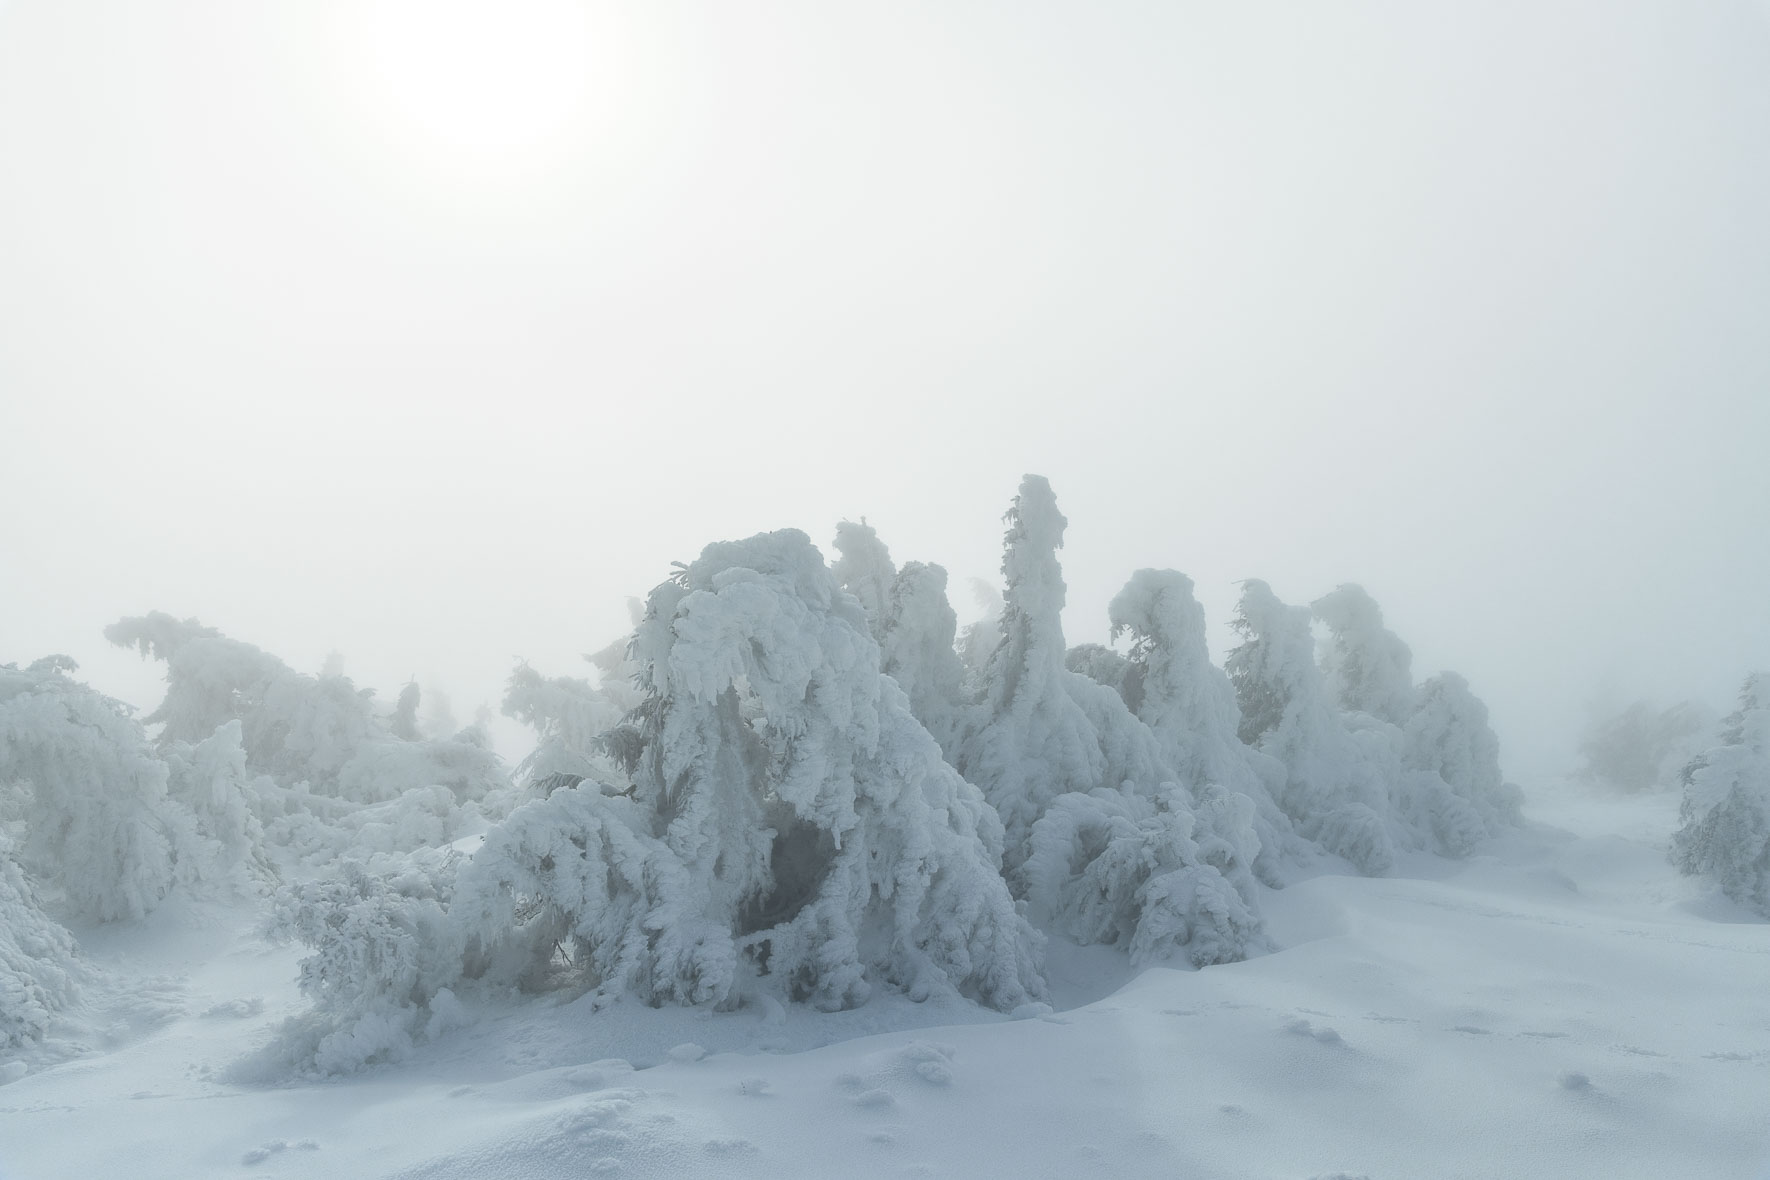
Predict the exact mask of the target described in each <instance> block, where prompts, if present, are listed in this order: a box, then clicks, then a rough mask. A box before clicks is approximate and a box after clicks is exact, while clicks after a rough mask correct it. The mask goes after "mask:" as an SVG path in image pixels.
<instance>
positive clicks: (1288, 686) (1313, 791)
mask: <svg viewBox="0 0 1770 1180" xmlns="http://www.w3.org/2000/svg"><path fill="white" fill-rule="evenodd" d="M1309 619H1310V612H1309V608H1308V607H1300V606H1288V605H1286V604H1285V603H1283V602H1281V601H1279V599H1278V597H1277V595H1275V594H1273V593H1272V589H1271V587H1269V586H1268V585H1267V584H1266V583H1265V582H1262V581H1259V580H1258V579H1250V580H1248V581H1247V582H1244V583H1243V584H1242V596H1241V601H1240V604H1239V606H1238V607H1237V612H1236V616H1235V620H1234V626H1235V629H1236V631H1237V632H1238V633H1239V634H1240V635H1241V637H1242V642H1241V644H1240V646H1238V647H1237V648H1236V649H1235V650H1234V651H1232V652H1230V654H1229V659H1228V666H1227V671H1228V673H1229V679H1230V683H1231V684H1232V685H1233V686H1234V688H1235V696H1236V701H1237V703H1238V704H1239V705H1240V707H1241V725H1240V728H1239V730H1238V731H1237V732H1238V736H1239V737H1240V738H1241V740H1242V741H1243V742H1245V743H1246V744H1248V745H1250V746H1252V747H1254V748H1255V749H1256V750H1259V751H1260V752H1261V753H1263V754H1267V755H1270V756H1271V757H1273V758H1276V759H1277V760H1278V761H1279V762H1280V763H1281V764H1283V766H1284V768H1285V777H1284V782H1283V783H1282V784H1281V785H1280V787H1279V789H1278V790H1277V791H1276V792H1275V797H1276V800H1277V802H1278V805H1279V806H1280V807H1281V808H1282V809H1283V810H1284V812H1285V814H1287V815H1289V816H1290V817H1291V820H1292V822H1293V823H1295V825H1296V827H1297V829H1298V831H1299V832H1301V833H1302V835H1304V836H1305V837H1307V838H1309V839H1311V840H1314V841H1315V842H1316V843H1318V844H1320V845H1321V846H1322V847H1324V848H1326V849H1327V850H1328V851H1329V852H1332V853H1334V854H1335V855H1337V856H1341V857H1344V858H1345V859H1346V860H1348V861H1350V862H1351V863H1352V864H1353V865H1354V866H1355V867H1356V868H1357V869H1358V870H1359V871H1360V872H1362V873H1366V874H1368V875H1372V876H1376V875H1380V874H1382V873H1385V872H1388V871H1389V869H1390V868H1391V867H1392V866H1393V865H1394V863H1395V842H1394V839H1393V837H1392V835H1391V834H1390V831H1389V827H1388V824H1387V822H1386V820H1385V815H1386V813H1387V812H1388V811H1389V798H1388V792H1387V790H1386V784H1385V782H1384V779H1383V774H1382V770H1381V768H1380V767H1378V766H1373V765H1372V761H1371V756H1370V755H1371V751H1370V750H1369V748H1368V747H1365V746H1361V744H1360V742H1359V741H1358V740H1357V739H1356V738H1355V737H1354V736H1353V735H1352V734H1351V733H1350V732H1349V731H1348V730H1347V729H1346V728H1345V727H1344V726H1342V725H1341V724H1340V722H1339V719H1338V717H1337V716H1336V714H1335V711H1334V709H1333V706H1332V703H1331V701H1330V698H1329V695H1328V689H1327V685H1326V683H1325V681H1324V680H1323V678H1322V675H1321V671H1320V669H1319V668H1317V667H1316V664H1315V641H1314V637H1313V636H1312V635H1311V633H1310V630H1309Z"/></svg>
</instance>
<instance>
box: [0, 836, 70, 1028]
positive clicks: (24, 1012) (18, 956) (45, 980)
mask: <svg viewBox="0 0 1770 1180" xmlns="http://www.w3.org/2000/svg"><path fill="white" fill-rule="evenodd" d="M14 851H15V850H14V848H13V845H12V841H11V840H10V839H9V838H8V837H7V835H6V833H5V832H3V831H0V1050H8V1049H18V1048H22V1047H23V1046H24V1045H26V1044H29V1043H31V1042H35V1041H40V1040H42V1039H43V1035H44V1034H45V1033H47V1032H48V1031H49V1027H50V1024H51V1023H52V1022H53V1021H54V1019H55V1017H56V1014H57V1013H59V1012H61V1011H63V1010H64V1009H66V1008H68V1007H70V1006H71V1005H72V1004H73V1003H74V1002H75V1001H76V1000H77V999H78V998H79V995H80V985H81V982H82V979H83V977H84V975H85V969H84V966H83V964H82V963H81V962H80V959H79V953H78V951H77V950H76V949H75V947H74V936H73V935H72V934H69V933H68V932H67V930H65V929H64V928H63V927H62V926H61V924H60V923H58V922H56V921H55V920H54V919H53V918H51V917H50V916H49V915H48V914H46V913H45V912H44V911H43V906H42V903H41V901H40V900H39V898H38V896H37V889H36V887H35V886H34V885H33V884H32V883H31V881H30V879H29V878H28V877H26V876H25V874H24V870H23V869H22V868H20V866H19V865H18V863H17V861H16V860H15V859H14Z"/></svg>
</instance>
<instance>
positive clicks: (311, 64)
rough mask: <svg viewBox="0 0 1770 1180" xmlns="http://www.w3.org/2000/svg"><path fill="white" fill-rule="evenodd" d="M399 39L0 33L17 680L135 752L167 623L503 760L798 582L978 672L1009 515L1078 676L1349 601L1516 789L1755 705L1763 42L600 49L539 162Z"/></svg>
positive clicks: (221, 27) (2, 598)
mask: <svg viewBox="0 0 1770 1180" xmlns="http://www.w3.org/2000/svg"><path fill="white" fill-rule="evenodd" d="M364 7H365V6H364V5H354V6H353V5H351V4H346V3H335V4H321V3H313V2H309V0H300V2H295V0H289V2H285V3H280V4H255V5H249V6H248V5H238V4H232V3H224V2H222V0H216V2H214V3H209V4H192V3H157V4H153V5H144V4H132V3H114V4H89V3H79V2H67V3H49V2H46V0H11V2H10V3H0V445H3V447H4V452H3V455H4V457H3V458H0V506H3V507H0V662H4V661H29V660H31V659H34V658H36V657H38V656H40V655H42V654H45V653H47V652H51V651H63V652H67V653H69V654H71V655H73V656H74V657H75V658H76V659H78V660H80V661H81V663H82V666H83V674H84V675H86V676H87V677H88V678H89V679H90V680H91V681H92V682H93V683H94V684H95V685H96V686H97V687H99V688H101V689H103V690H105V691H109V692H112V693H114V694H116V695H118V696H121V697H123V698H125V699H127V700H130V701H133V702H135V703H137V704H141V705H151V704H153V703H154V702H155V700H156V699H157V696H158V691H157V681H158V675H159V669H158V667H157V666H152V665H149V666H143V665H142V664H140V662H139V661H138V660H136V658H135V657H134V656H132V655H127V654H125V653H121V652H117V651H114V650H112V649H109V648H107V647H106V645H105V644H104V641H103V639H102V638H101V636H100V634H99V632H100V630H101V628H102V627H103V626H104V624H105V623H107V622H109V621H110V620H112V619H114V618H116V617H118V616H119V615H123V614H135V613H141V612H144V611H147V610H150V609H163V610H167V611H170V612H172V613H174V614H176V615H179V616H181V617H182V616H187V615H195V616H198V617H200V618H201V619H203V620H204V621H205V622H207V623H210V624H213V625H216V626H219V627H221V628H222V629H223V630H225V631H226V632H228V633H229V634H231V635H233V636H235V637H236V638H240V639H245V640H248V641H250V642H254V643H257V644H259V645H261V646H263V647H265V648H267V649H268V650H271V651H273V652H276V653H277V654H279V655H281V656H283V657H284V658H285V659H287V660H288V661H289V662H290V663H291V664H292V665H294V666H296V667H298V668H301V669H303V670H307V671H317V669H318V668H319V665H320V663H321V661H322V659H323V658H324V656H325V655H326V653H327V652H328V651H331V650H334V649H336V650H339V651H341V652H343V653H344V654H345V657H346V670H347V671H348V672H350V673H351V674H352V675H353V676H355V677H356V678H357V679H358V681H359V683H364V684H370V685H375V686H377V687H378V688H379V689H380V690H381V692H382V693H383V694H384V695H391V694H393V693H394V692H396V691H397V688H398V686H399V684H400V683H401V682H403V681H404V680H405V679H406V678H407V677H408V676H410V675H413V674H416V675H417V676H418V677H419V678H420V679H421V680H422V681H424V682H426V683H427V684H437V685H440V686H442V687H444V688H446V689H447V690H448V691H449V693H450V695H451V697H452V699H453V703H454V706H455V709H456V712H457V713H459V714H461V715H462V716H463V719H465V718H466V716H467V715H468V714H470V713H471V711H472V707H473V705H474V704H476V703H477V702H479V701H481V700H487V701H491V702H492V703H493V704H494V707H495V704H496V697H497V692H498V686H499V684H500V682H501V681H502V679H503V677H504V676H505V675H506V674H507V673H508V671H509V669H510V667H511V665H512V664H513V662H514V661H515V660H516V659H518V658H527V659H529V660H531V661H532V662H533V663H534V664H535V665H536V666H537V667H538V668H540V669H541V670H543V671H545V672H547V673H549V674H559V673H572V674H578V673H579V672H580V671H581V670H582V669H583V668H584V665H582V664H581V663H580V662H579V661H578V660H577V653H579V652H583V651H587V650H593V649H595V648H599V647H601V646H603V645H604V644H605V643H606V642H608V641H609V640H610V639H611V638H613V637H614V636H615V635H616V634H618V633H619V631H621V630H622V629H623V628H624V626H625V619H626V614H625V607H624V599H625V597H626V596H628V595H633V594H643V593H644V592H645V591H646V590H647V589H649V588H650V587H651V586H652V585H653V584H655V583H656V582H657V581H659V580H661V579H662V578H663V577H664V576H666V575H667V574H668V573H669V569H670V563H671V562H673V561H687V560H690V559H692V558H693V557H694V555H695V554H696V553H698V551H699V549H700V547H701V546H702V545H703V544H705V543H707V542H710V541H714V540H721V539H727V538H732V537H738V536H743V535H747V534H749V533H752V532H756V531H759V530H763V529H770V528H780V527H788V526H791V527H798V528H802V529H804V530H806V531H807V532H808V533H810V534H811V535H812V537H813V538H814V539H815V540H816V541H818V542H819V544H820V545H824V546H825V549H826V553H828V552H829V549H828V545H827V542H828V540H829V538H830V537H831V536H832V535H833V532H834V525H835V522H836V521H838V520H840V519H842V518H844V517H847V518H851V519H852V518H858V517H860V516H862V515H865V516H866V517H867V519H868V520H869V521H870V522H871V523H873V524H874V525H875V526H876V527H877V528H878V529H879V532H880V534H881V536H882V538H883V539H884V540H885V541H886V543H887V544H888V545H890V547H891V551H892V554H893V556H894V557H895V558H896V559H897V560H898V561H899V562H900V563H901V562H902V561H904V560H909V559H920V560H926V561H937V562H940V563H942V564H944V565H946V566H947V567H948V569H949V570H950V571H951V573H952V575H953V587H952V589H953V597H954V601H955V605H956V606H957V608H958V609H959V612H960V615H961V617H962V618H963V617H966V616H967V615H968V614H969V613H974V612H972V610H971V606H970V603H969V601H968V597H969V596H968V594H967V592H966V588H965V587H966V580H967V579H968V578H970V577H989V578H992V579H993V578H994V577H995V574H996V569H997V564H998V562H999V560H1000V540H1001V530H1002V524H1001V519H1000V518H1001V514H1002V512H1003V510H1004V509H1005V508H1006V506H1007V503H1008V501H1009V499H1010V497H1011V496H1012V495H1013V492H1014V489H1015V486H1016V484H1017V483H1018V480H1019V478H1020V476H1021V474H1022V473H1023V472H1029V471H1030V472H1039V473H1042V474H1045V475H1047V476H1049V477H1050V479H1051V482H1052V484H1053V486H1054V488H1055V489H1056V492H1057V495H1058V500H1059V504H1060V506H1061V507H1062V509H1063V511H1064V512H1065V514H1066V515H1067V516H1068V518H1069V521H1070V528H1069V534H1068V543H1067V546H1066V548H1065V550H1064V552H1063V554H1062V557H1063V561H1064V570H1065V576H1066V578H1067V581H1068V583H1069V587H1070V595H1069V609H1068V611H1067V612H1066V615H1065V625H1066V629H1067V632H1068V637H1069V640H1070V642H1072V643H1074V642H1080V641H1084V640H1102V639H1104V638H1105V637H1106V636H1105V630H1106V623H1105V607H1106V603H1107V601H1108V600H1109V599H1110V598H1111V596H1112V595H1113V593H1115V592H1116V590H1117V589H1118V588H1119V587H1120V586H1121V585H1122V584H1123V582H1124V580H1125V578H1126V577H1127V576H1128V575H1129V574H1130V573H1131V572H1132V571H1133V570H1134V569H1137V568H1139V567H1143V566H1157V567H1173V568H1176V569H1180V570H1182V571H1185V572H1186V573H1188V574H1190V575H1191V576H1192V577H1193V578H1194V579H1195V580H1196V581H1197V583H1198V586H1199V593H1200V597H1201V599H1202V600H1203V601H1204V603H1205V606H1206V609H1207V612H1208V613H1209V615H1210V618H1211V620H1212V623H1213V628H1214V636H1215V639H1216V641H1217V644H1218V650H1219V653H1221V650H1222V646H1223V644H1224V643H1226V642H1227V636H1226V632H1225V631H1224V624H1225V623H1226V621H1227V619H1228V616H1229V613H1230V610H1231V607H1232V605H1233V602H1234V597H1235V594H1236V586H1235V582H1236V581H1237V580H1238V579H1241V578H1246V577H1261V578H1264V579H1266V580H1267V581H1269V582H1270V583H1271V584H1272V586H1273V589H1274V590H1275V591H1276V592H1277V593H1278V594H1279V595H1280V596H1281V597H1283V598H1285V599H1286V600H1288V601H1292V602H1306V601H1308V600H1310V599H1311V598H1314V597H1316V596H1318V595H1320V594H1322V593H1324V592H1326V591H1327V590H1329V589H1331V588H1332V587H1333V586H1334V585H1335V584H1337V583H1339V582H1344V581H1356V582H1359V583H1361V584H1363V585H1364V586H1365V587H1366V588H1367V589H1368V590H1369V591H1370V592H1371V593H1372V594H1373V595H1374V596H1375V597H1376V598H1377V600H1378V601H1379V602H1380V603H1381V604H1382V605H1383V607H1384V610H1385V613H1386V616H1387V619H1388V621H1389V623H1390V625H1391V626H1392V627H1393V628H1394V629H1395V630H1396V631H1397V632H1399V633H1400V634H1401V635H1402V637H1403V638H1404V639H1406V640H1407V641H1408V642H1409V643H1410V644H1411V645H1412V647H1413V649H1414V652H1415V670H1416V674H1417V675H1421V676H1423V675H1425V674H1428V673H1431V672H1433V671H1436V670H1438V669H1441V668H1454V669H1457V670H1459V671H1461V672H1463V673H1464V674H1465V675H1466V676H1467V677H1468V678H1469V680H1470V682H1471V685H1472V687H1473V688H1474V689H1475V691H1476V692H1477V693H1478V694H1480V695H1482V696H1483V697H1484V698H1485V699H1486V700H1487V701H1488V703H1489V704H1490V706H1491V707H1492V709H1493V714H1494V721H1495V725H1496V728H1497V729H1498V730H1499V733H1500V737H1501V741H1502V755H1503V758H1504V761H1505V763H1506V766H1507V769H1508V772H1509V773H1510V774H1511V776H1512V777H1514V778H1516V779H1518V780H1519V781H1521V782H1523V783H1524V784H1525V786H1526V787H1527V789H1528V788H1529V787H1530V786H1531V784H1532V776H1546V775H1549V774H1551V773H1554V772H1555V771H1557V770H1559V769H1561V768H1563V765H1564V763H1565V760H1566V757H1565V755H1566V750H1567V747H1568V746H1569V745H1570V744H1571V742H1572V740H1573V738H1574V737H1575V736H1576V731H1577V729H1578V726H1579V725H1580V723H1581V720H1582V717H1583V710H1584V709H1585V708H1586V706H1587V705H1588V703H1589V702H1591V701H1593V700H1595V699H1605V700H1610V701H1613V702H1615V703H1621V702H1623V701H1626V700H1627V699H1629V698H1631V697H1633V696H1637V695H1648V696H1652V697H1656V698H1658V699H1660V700H1662V701H1667V702H1669V701H1670V700H1673V699H1676V698H1679V697H1683V696H1688V695H1696V696H1700V697H1702V698H1704V699H1706V700H1707V701H1709V702H1710V703H1711V704H1714V705H1717V706H1723V705H1725V704H1727V703H1728V701H1729V699H1730V696H1731V694H1732V692H1733V690H1734V688H1735V687H1736V685H1737V682H1738V680H1739V679H1740V678H1741V676H1742V675H1743V674H1744V673H1745V672H1746V671H1747V670H1749V669H1750V668H1752V667H1758V668H1770V6H1767V5H1765V4H1763V3H1718V2H1717V3H1678V4H1673V3H1670V2H1661V3H1641V2H1636V0H1602V2H1600V0H1593V2H1590V3H1576V2H1563V0H1553V2H1550V3H1531V4H1473V3H1470V4H1457V5H1450V4H1445V5H1435V4H1423V3H1393V4H1370V3H1356V4H1354V3H1346V4H1333V5H1318V4H1302V3H1298V4H1294V5H1262V4H1252V3H1237V4H1184V3H1169V4H1144V3H1128V2H1113V3H1095V4H1087V5H1083V4H1072V5H1056V4H1028V3H1014V4H1009V3H963V2H942V3H929V4H903V3H891V4H858V3H857V4H828V3H822V2H818V3H810V2H807V3H799V4H793V3H771V2H765V0H758V2H755V3H746V4H727V5H719V4H708V5H688V4H678V3H646V4H632V5H627V6H620V7H617V6H604V5H592V6H589V7H588V8H586V9H585V10H584V11H585V19H584V22H583V37H582V42H583V44H582V49H583V54H582V60H583V62H584V63H585V64H584V67H583V73H582V76H580V77H576V78H575V79H573V80H572V85H573V86H575V87H576V90H574V91H573V92H572V93H573V94H574V95H575V97H574V98H573V100H572V101H574V102H577V103H579V104H580V106H579V107H574V108H573V113H572V114H571V117H570V118H569V119H565V120H564V121H563V122H559V123H558V125H557V126H555V125H552V124H550V125H549V127H550V128H551V130H550V131H549V133H548V136H547V137H542V141H540V142H539V146H537V140H536V138H535V136H532V135H531V136H528V137H527V138H525V137H524V130H523V128H522V127H518V126H513V127H512V129H511V143H512V144H515V145H516V146H514V147H509V148H508V149H506V147H504V146H501V144H500V142H499V141H498V138H497V136H496V134H495V132H496V130H497V124H496V121H495V120H493V121H492V122H491V124H490V130H491V132H492V133H493V134H492V135H491V138H490V141H489V142H488V141H487V140H486V138H485V133H486V132H487V127H480V128H478V131H479V133H480V138H479V139H478V140H476V141H474V143H473V144H472V146H471V147H468V146H466V145H467V141H466V140H465V139H462V140H461V141H459V143H456V142H455V141H452V140H451V139H450V136H449V133H448V129H447V127H446V126H443V127H442V130H440V131H439V130H438V125H435V124H434V123H430V124H427V123H426V122H425V118H426V115H427V113H433V112H427V111H426V110H425V109H424V108H423V107H422V106H421V105H420V106H419V107H418V108H413V107H412V106H411V105H410V104H409V103H408V104H407V105H406V106H405V107H401V106H400V104H399V103H398V102H396V101H394V100H393V99H391V98H390V97H389V90H388V87H387V85H386V80H387V76H388V75H387V69H388V68H390V67H389V65H388V63H387V62H385V61H382V60H381V59H380V58H378V57H377V54H378V53H383V52H385V53H390V54H395V55H398V54H401V53H406V52H408V51H409V49H410V46H409V45H406V44H405V43H404V42H403V41H401V40H399V39H398V38H396V40H395V42H394V46H395V47H394V48H393V49H387V48H386V45H385V44H384V43H372V42H371V41H370V40H367V39H366V34H365V33H364V32H363V28H364V25H365V20H366V18H365V17H364V15H363V12H364ZM515 7H517V8H520V5H517V6H515ZM493 8H494V10H499V6H493ZM511 8H512V6H510V5H504V6H502V10H503V11H509V10H511ZM400 11H416V9H410V10H400ZM396 15H397V13H396ZM413 19H417V18H413ZM384 32H385V30H384ZM422 33H423V30H422V29H419V28H414V29H413V39H414V41H415V42H417V43H419V44H422V43H423V37H422ZM378 45H380V46H381V47H380V48H377V46H378ZM444 66H445V68H448V69H454V70H456V71H457V72H458V73H459V74H460V77H461V78H462V85H463V86H464V87H469V88H470V87H472V86H475V85H479V86H487V87H494V88H495V87H496V86H497V85H499V83H497V81H496V79H495V78H490V79H489V80H488V77H481V76H480V75H479V74H478V72H477V69H478V67H477V64H476V63H475V62H474V61H473V60H471V59H464V60H462V61H460V62H455V63H444ZM476 78H477V79H478V80H477V81H476V80H475V79H476ZM485 93H486V94H487V95H493V94H494V91H493V90H487V91H486V92H485ZM474 98H475V95H474V94H473V93H471V92H469V93H468V94H467V95H466V100H467V103H468V105H467V106H466V107H464V108H460V109H465V110H468V111H471V110H474V109H476V108H474V107H473V106H472V100H473V99H474ZM488 101H490V100H489V99H488ZM448 109H451V110H453V109H456V108H454V107H451V108H448ZM463 117H465V116H463Z"/></svg>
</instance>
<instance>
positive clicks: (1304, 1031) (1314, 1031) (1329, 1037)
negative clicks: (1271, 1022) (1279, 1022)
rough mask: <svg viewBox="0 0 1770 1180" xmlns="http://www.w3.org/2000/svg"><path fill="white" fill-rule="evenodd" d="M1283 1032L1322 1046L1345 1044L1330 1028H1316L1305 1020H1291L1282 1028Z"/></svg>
mask: <svg viewBox="0 0 1770 1180" xmlns="http://www.w3.org/2000/svg"><path fill="white" fill-rule="evenodd" d="M1284 1030H1285V1031H1286V1032H1288V1033H1290V1034H1291V1035H1292V1036H1295V1037H1308V1038H1309V1039H1310V1040H1313V1041H1317V1042H1319V1043H1321V1044H1323V1045H1344V1044H1345V1043H1346V1042H1345V1040H1344V1039H1342V1038H1341V1036H1340V1034H1339V1033H1337V1032H1335V1031H1334V1030H1333V1029H1331V1028H1325V1027H1324V1028H1316V1027H1315V1026H1314V1025H1312V1024H1310V1023H1309V1022H1308V1021H1307V1020H1293V1021H1291V1022H1290V1023H1289V1024H1287V1025H1285V1026H1284Z"/></svg>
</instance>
